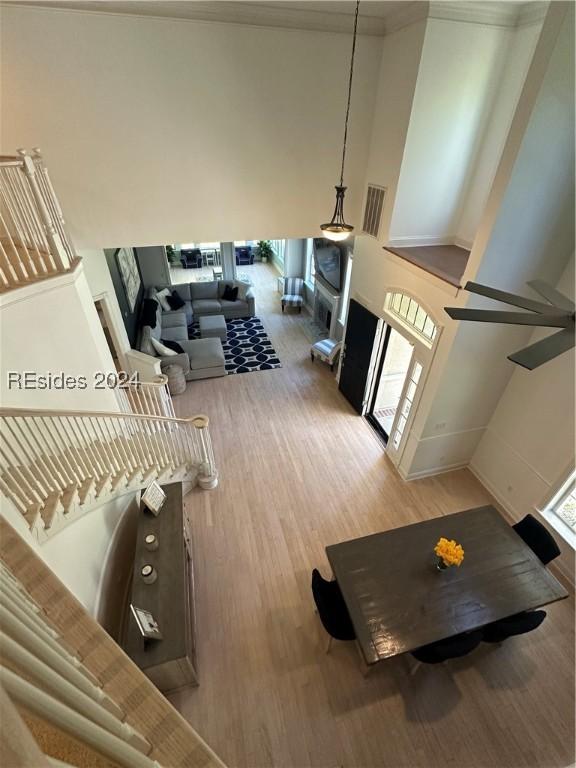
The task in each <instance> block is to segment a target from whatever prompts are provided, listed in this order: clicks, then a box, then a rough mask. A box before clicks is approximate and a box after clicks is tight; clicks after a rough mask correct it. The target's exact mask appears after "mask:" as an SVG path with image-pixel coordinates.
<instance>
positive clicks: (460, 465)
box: [396, 461, 470, 483]
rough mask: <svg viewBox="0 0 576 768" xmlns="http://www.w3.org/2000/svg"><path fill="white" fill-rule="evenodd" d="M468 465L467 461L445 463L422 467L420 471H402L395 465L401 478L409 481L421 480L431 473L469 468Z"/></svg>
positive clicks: (437, 473) (443, 472)
mask: <svg viewBox="0 0 576 768" xmlns="http://www.w3.org/2000/svg"><path fill="white" fill-rule="evenodd" d="M469 467H470V465H469V464H468V463H467V462H465V461H464V462H462V461H460V462H457V463H456V464H447V465H446V466H443V467H432V468H431V469H423V470H421V471H420V472H408V473H406V472H404V470H403V469H402V467H400V466H398V465H397V466H396V469H397V470H398V473H399V475H400V477H401V478H402V480H405V481H406V482H407V483H409V482H410V481H411V480H422V479H423V478H425V477H431V476H432V475H444V474H446V472H455V471H456V470H458V469H466V468H469Z"/></svg>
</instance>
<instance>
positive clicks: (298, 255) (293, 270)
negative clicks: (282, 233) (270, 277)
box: [283, 238, 306, 277]
mask: <svg viewBox="0 0 576 768" xmlns="http://www.w3.org/2000/svg"><path fill="white" fill-rule="evenodd" d="M305 266H306V240H305V239H301V238H297V239H295V238H290V239H289V240H287V241H286V250H285V251H284V270H283V274H284V277H304V269H305Z"/></svg>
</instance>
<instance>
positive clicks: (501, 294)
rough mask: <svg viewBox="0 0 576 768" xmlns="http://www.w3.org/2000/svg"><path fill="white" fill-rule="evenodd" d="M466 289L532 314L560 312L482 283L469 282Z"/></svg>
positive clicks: (540, 302) (554, 308)
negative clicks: (529, 311)
mask: <svg viewBox="0 0 576 768" xmlns="http://www.w3.org/2000/svg"><path fill="white" fill-rule="evenodd" d="M464 288H465V289H466V290H467V291H470V293H476V294H478V295H479V296H486V297H488V298H489V299H496V301H502V302H503V303H504V304H511V305H512V306H513V307H522V308H523V309H529V310H531V311H532V312H540V313H543V314H549V313H550V312H557V311H558V310H557V308H556V307H553V306H551V305H550V304H544V302H542V301H534V299H526V298H525V297H524V296H518V295H516V294H515V293H507V292H506V291H499V290H498V289H497V288H490V286H489V285H482V284H481V283H472V282H470V281H469V282H467V283H466V285H465V286H464Z"/></svg>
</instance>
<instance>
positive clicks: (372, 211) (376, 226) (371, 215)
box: [362, 184, 386, 237]
mask: <svg viewBox="0 0 576 768" xmlns="http://www.w3.org/2000/svg"><path fill="white" fill-rule="evenodd" d="M385 196H386V187H377V186H375V185H374V184H368V194H367V195H366V207H365V208H364V223H363V224H362V232H363V233H364V234H366V235H372V237H378V233H379V231H380V219H381V218H382V209H383V208H384V198H385Z"/></svg>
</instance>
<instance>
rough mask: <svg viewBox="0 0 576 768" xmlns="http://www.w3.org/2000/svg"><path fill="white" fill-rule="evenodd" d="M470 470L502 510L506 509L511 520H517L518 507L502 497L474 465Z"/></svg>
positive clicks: (470, 466)
mask: <svg viewBox="0 0 576 768" xmlns="http://www.w3.org/2000/svg"><path fill="white" fill-rule="evenodd" d="M468 469H469V470H470V472H472V474H473V475H474V477H475V478H476V480H478V482H479V483H481V484H482V485H483V486H484V488H486V490H487V491H488V493H489V494H490V496H493V497H494V498H495V499H496V501H497V502H498V504H499V505H500V506H501V507H502V509H504V511H505V512H506V513H507V514H508V516H509V518H510V519H511V520H515V519H517V518H518V517H519V515H520V513H519V512H518V510H517V509H516V507H515V506H514V505H513V504H511V503H510V502H509V501H508V499H505V498H504V497H503V496H502V494H501V493H500V491H499V490H497V489H496V486H495V485H494V483H492V482H491V481H490V480H488V478H487V477H486V476H485V475H484V473H483V472H481V471H480V470H479V469H478V468H477V467H475V466H474V464H472V463H471V464H469V465H468Z"/></svg>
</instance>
